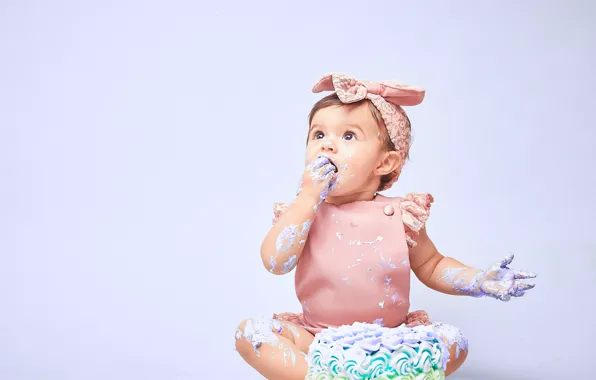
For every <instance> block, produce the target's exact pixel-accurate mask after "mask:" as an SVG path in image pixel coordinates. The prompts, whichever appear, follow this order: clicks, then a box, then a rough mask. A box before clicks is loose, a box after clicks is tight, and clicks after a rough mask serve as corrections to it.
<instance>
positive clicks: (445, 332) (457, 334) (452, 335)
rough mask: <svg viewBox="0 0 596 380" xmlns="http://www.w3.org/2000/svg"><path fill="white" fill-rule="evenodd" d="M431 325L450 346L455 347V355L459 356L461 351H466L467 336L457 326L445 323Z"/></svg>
mask: <svg viewBox="0 0 596 380" xmlns="http://www.w3.org/2000/svg"><path fill="white" fill-rule="evenodd" d="M433 327H434V328H435V331H436V332H437V334H439V335H440V336H441V338H443V341H444V342H445V343H447V344H448V345H449V347H450V348H455V351H456V356H459V354H460V352H461V351H464V352H465V353H467V352H468V338H467V337H466V336H465V335H464V334H463V332H462V331H461V330H460V329H459V328H457V327H455V326H453V325H448V324H446V323H435V324H434V325H433Z"/></svg>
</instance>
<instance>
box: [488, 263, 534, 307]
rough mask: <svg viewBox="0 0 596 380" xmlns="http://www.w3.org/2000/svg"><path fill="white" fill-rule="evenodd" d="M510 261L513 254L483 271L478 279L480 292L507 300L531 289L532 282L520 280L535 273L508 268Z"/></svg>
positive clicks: (532, 276) (531, 276)
mask: <svg viewBox="0 0 596 380" xmlns="http://www.w3.org/2000/svg"><path fill="white" fill-rule="evenodd" d="M512 261H513V255H509V256H507V257H505V259H503V260H501V261H499V262H497V263H496V264H494V265H493V266H492V267H491V268H490V269H488V270H487V271H484V272H483V273H482V276H481V278H480V279H479V290H480V292H481V293H483V294H484V295H487V296H490V297H493V298H496V299H499V300H501V301H509V300H510V299H511V297H521V296H523V295H524V294H525V293H526V291H528V290H530V289H532V288H533V287H534V286H535V285H534V284H528V283H524V282H522V281H520V280H525V279H528V278H535V277H536V274H534V273H531V272H523V271H514V270H513V269H509V267H508V266H509V264H511V262H512Z"/></svg>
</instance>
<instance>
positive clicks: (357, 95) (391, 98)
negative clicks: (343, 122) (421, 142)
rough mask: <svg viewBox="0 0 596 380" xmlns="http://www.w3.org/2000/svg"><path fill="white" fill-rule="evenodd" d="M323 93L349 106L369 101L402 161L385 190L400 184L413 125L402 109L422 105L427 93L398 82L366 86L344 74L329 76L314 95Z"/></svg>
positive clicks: (373, 83)
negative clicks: (333, 95) (382, 122)
mask: <svg viewBox="0 0 596 380" xmlns="http://www.w3.org/2000/svg"><path fill="white" fill-rule="evenodd" d="M322 91H335V93H336V94H337V97H338V98H339V100H340V101H341V102H342V103H346V104H348V103H355V102H358V101H360V100H363V99H369V100H370V101H371V102H372V104H373V105H374V106H375V107H376V108H377V109H378V110H379V112H380V113H381V116H382V117H383V121H384V122H385V127H387V133H388V134H389V138H390V139H391V141H392V142H393V144H394V145H395V150H396V151H397V152H398V153H399V154H400V156H401V158H402V162H401V165H400V167H399V168H397V169H396V170H395V171H394V172H393V173H391V174H390V176H391V179H390V181H389V182H388V183H387V184H386V185H385V187H384V188H383V189H382V190H387V189H389V188H390V187H391V185H393V183H395V181H397V178H398V177H399V174H400V173H401V167H402V166H403V164H404V163H405V160H406V157H407V156H408V150H409V148H410V125H409V123H408V118H407V116H406V113H405V112H404V110H403V109H402V108H401V106H415V105H418V104H420V103H422V100H423V99H424V90H423V89H420V88H415V87H411V86H407V85H403V84H399V83H396V82H387V81H384V82H363V81H359V80H357V79H355V78H352V77H349V76H347V75H344V74H327V75H325V76H324V77H323V78H321V79H320V80H319V81H318V82H317V83H316V84H315V85H314V86H313V89H312V92H314V93H319V92H322Z"/></svg>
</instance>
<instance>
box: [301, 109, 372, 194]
mask: <svg viewBox="0 0 596 380" xmlns="http://www.w3.org/2000/svg"><path fill="white" fill-rule="evenodd" d="M380 132H381V130H380V128H379V126H378V125H377V122H376V120H375V119H374V117H373V115H372V114H371V112H370V109H369V106H368V104H366V103H361V104H359V105H358V106H353V107H349V106H331V107H327V108H323V109H321V110H319V111H317V113H316V114H315V115H314V117H313V119H312V123H311V125H310V132H309V136H308V145H307V147H306V163H307V164H308V162H310V161H312V160H314V159H316V158H317V157H319V156H321V155H326V156H328V157H329V159H330V160H331V161H332V162H333V164H334V165H335V166H336V167H337V169H338V178H337V180H336V184H337V186H335V188H334V189H333V190H332V191H331V192H330V195H333V196H345V195H352V194H356V193H359V192H362V191H364V190H366V189H368V188H375V189H376V185H378V182H375V179H376V178H378V176H377V175H376V174H375V169H376V168H377V167H378V165H379V163H380V161H381V160H382V156H383V149H382V148H383V140H382V138H381V133H380ZM375 183H376V185H375Z"/></svg>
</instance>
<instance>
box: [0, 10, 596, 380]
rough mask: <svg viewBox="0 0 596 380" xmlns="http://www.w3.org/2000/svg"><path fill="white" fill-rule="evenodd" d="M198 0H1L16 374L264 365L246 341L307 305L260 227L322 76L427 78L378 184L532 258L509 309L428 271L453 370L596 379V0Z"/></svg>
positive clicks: (464, 250) (7, 255)
mask: <svg viewBox="0 0 596 380" xmlns="http://www.w3.org/2000/svg"><path fill="white" fill-rule="evenodd" d="M205 3H206V2H200V1H169V2H165V1H162V2H157V1H138V0H137V1H133V0H127V1H110V2H106V1H94V2H90V1H86V2H77V1H19V2H17V1H2V2H1V3H0V54H1V60H0V175H1V177H0V178H1V181H2V183H1V186H0V300H1V302H2V303H1V305H2V309H1V313H0V379H3V380H25V379H35V380H37V379H48V380H58V379H60V380H62V379H64V380H66V379H68V380H70V379H72V380H75V379H76V380H80V379H86V380H95V379H102V380H105V379H127V380H129V379H143V380H153V379H156V380H157V379H164V380H166V379H167V380H186V379H217V380H219V379H222V380H225V379H236V378H242V379H258V378H260V376H259V375H257V374H256V372H254V371H253V370H252V369H251V368H249V367H248V366H247V365H245V364H244V363H243V361H242V360H241V358H240V357H239V356H238V355H237V353H236V352H235V351H234V350H233V343H234V338H233V335H234V331H235V328H236V326H237V324H238V323H239V322H240V321H241V320H242V319H244V318H246V317H251V316H263V315H264V316H268V315H270V314H271V313H272V312H274V311H290V310H293V311H295V310H298V306H299V305H298V302H297V301H296V299H295V295H294V290H293V274H292V275H288V276H285V277H276V276H272V275H270V274H269V273H267V272H266V271H265V270H264V269H263V267H262V264H261V262H260V257H259V246H260V243H261V241H262V238H263V237H264V235H265V234H266V232H267V230H268V228H269V227H270V221H271V216H272V214H271V210H272V203H273V202H274V201H276V200H280V201H289V200H291V199H292V196H293V194H294V191H295V188H296V185H297V183H298V179H299V176H300V173H301V169H302V158H303V152H304V139H305V131H306V128H307V124H306V120H307V119H306V116H307V113H308V111H309V109H310V106H311V105H312V103H313V102H314V101H315V100H316V99H318V98H319V97H320V96H319V95H313V94H311V93H310V88H311V85H312V84H313V83H314V81H316V80H317V79H318V78H319V77H320V76H321V75H322V74H324V73H326V72H329V71H339V72H344V73H348V74H352V75H355V76H358V77H360V78H364V79H393V80H400V81H403V82H405V83H408V84H412V85H416V86H421V87H424V88H426V89H427V91H428V92H427V98H426V100H425V101H424V103H423V104H422V105H420V106H418V107H415V108H410V109H409V114H410V117H411V119H412V123H413V129H414V136H415V142H414V145H413V149H412V153H411V156H412V160H411V161H410V162H409V163H408V165H407V166H406V168H405V171H404V174H403V177H402V179H401V181H400V182H399V183H398V184H397V186H396V187H394V188H393V189H392V190H391V191H389V192H388V193H387V194H388V195H391V196H395V195H401V194H404V193H406V192H410V191H424V192H431V193H432V194H433V195H434V196H435V198H436V204H435V205H434V207H433V211H432V216H431V219H430V221H429V226H428V228H429V234H430V236H431V237H432V238H433V239H434V240H435V242H436V244H437V245H438V247H439V249H440V250H441V252H443V253H444V254H445V255H450V256H454V257H456V258H458V259H459V260H461V261H463V262H464V263H466V264H469V265H473V266H479V267H485V266H488V265H490V264H491V263H492V262H494V261H495V260H499V259H501V258H502V257H503V256H505V255H506V254H508V253H510V252H512V253H514V254H516V255H517V256H516V259H515V260H514V262H513V265H512V266H513V267H515V268H518V269H529V270H534V271H536V272H538V273H539V275H540V277H539V278H538V279H537V283H538V286H537V287H536V289H535V290H533V291H532V292H531V293H530V294H528V295H527V296H526V297H525V298H524V299H521V300H520V299H516V300H513V301H512V302H510V303H507V304H505V303H501V302H499V301H495V300H491V299H481V300H478V299H470V298H458V297H450V296H446V295H442V294H439V293H436V292H433V291H431V290H429V289H427V288H425V287H423V286H422V285H421V284H420V283H419V282H418V281H417V280H416V279H415V278H414V279H413V280H412V286H413V289H412V303H413V308H414V309H415V308H424V309H425V310H427V311H428V312H429V313H430V314H431V316H432V317H433V318H435V319H436V320H440V321H443V322H447V323H451V324H454V325H456V326H458V327H460V328H461V329H462V330H463V331H464V333H465V334H466V335H467V336H468V337H469V339H470V350H471V351H470V355H469V359H468V361H467V363H466V364H465V366H464V367H463V368H462V369H461V371H460V372H458V374H457V375H454V376H453V377H452V378H453V379H475V380H482V379H487V380H491V379H515V380H519V379H522V380H523V379H554V378H574V377H575V376H579V375H585V376H588V373H593V369H592V368H593V366H594V363H593V353H592V351H593V340H594V339H595V338H596V333H595V331H594V329H595V328H594V324H593V323H589V324H584V323H582V321H586V320H593V318H594V309H593V306H594V293H593V292H594V287H595V285H596V282H595V280H594V267H595V264H596V259H595V257H596V243H595V242H594V239H593V234H594V230H595V229H594V227H596V223H595V222H594V215H595V212H596V207H595V206H594V185H595V180H594V173H595V172H596V170H595V169H594V164H595V163H596V153H595V146H596V142H595V138H596V132H595V131H594V128H595V123H594V110H595V106H596V102H595V100H596V96H595V95H594V94H595V91H594V88H595V87H596V80H595V78H596V77H595V75H594V68H595V67H596V54H595V52H594V50H595V46H596V41H595V36H596V23H595V21H594V20H595V19H596V5H595V3H594V2H590V1H583V2H582V1H558V2H555V1H523V2H518V1H482V2H480V1H450V2H445V1H432V2H431V1H425V2H417V4H416V5H414V4H413V2H401V1H377V2H370V3H366V2H363V1H347V0H344V1H341V2H339V1H337V2H336V1H333V2H330V1H321V2H315V1H303V2H301V3H300V4H299V3H297V2H294V3H293V5H285V2H274V1H269V2H264V1H252V2H240V1H235V2H230V1H220V2H208V3H207V4H205ZM373 4H375V5H374V6H373Z"/></svg>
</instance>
